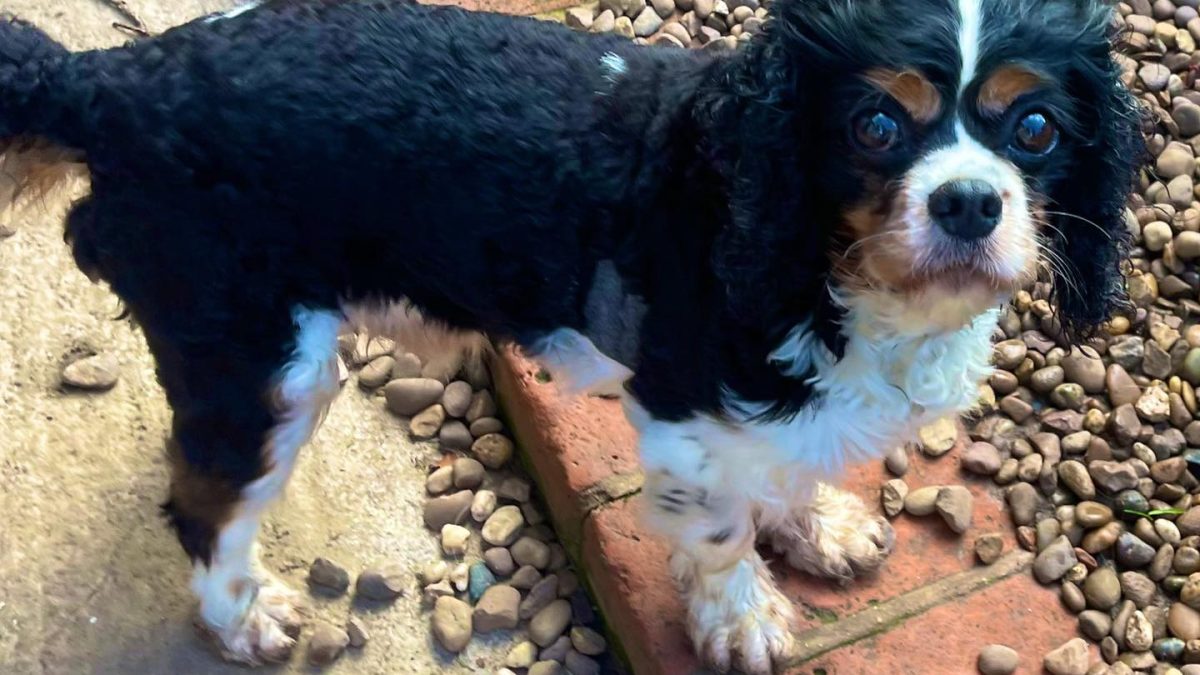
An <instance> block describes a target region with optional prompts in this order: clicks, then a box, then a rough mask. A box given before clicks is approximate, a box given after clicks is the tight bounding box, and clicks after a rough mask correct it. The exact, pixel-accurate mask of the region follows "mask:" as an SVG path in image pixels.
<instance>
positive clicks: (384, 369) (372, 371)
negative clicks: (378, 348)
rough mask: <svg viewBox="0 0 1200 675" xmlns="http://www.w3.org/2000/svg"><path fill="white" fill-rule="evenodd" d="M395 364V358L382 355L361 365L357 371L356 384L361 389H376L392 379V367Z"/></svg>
mask: <svg viewBox="0 0 1200 675" xmlns="http://www.w3.org/2000/svg"><path fill="white" fill-rule="evenodd" d="M395 366H396V359H394V358H392V357H391V356H388V355H384V356H380V357H379V358H377V359H374V360H373V361H371V362H370V363H368V364H367V365H365V366H363V368H362V370H360V371H358V386H360V387H362V388H363V389H378V388H379V387H382V386H383V385H385V384H387V382H388V380H390V379H392V369H393V368H395Z"/></svg>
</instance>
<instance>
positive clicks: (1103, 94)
mask: <svg viewBox="0 0 1200 675" xmlns="http://www.w3.org/2000/svg"><path fill="white" fill-rule="evenodd" d="M1097 4H1099V3H1097ZM1097 13H1098V14H1099V13H1100V12H1097ZM1104 16H1109V14H1107V12H1104ZM1114 37H1115V35H1114V34H1113V33H1112V30H1110V39H1111V38H1114ZM1090 51H1091V53H1084V54H1077V55H1076V58H1077V66H1076V68H1075V69H1074V70H1075V72H1073V73H1072V76H1073V77H1072V79H1071V81H1070V82H1068V87H1069V88H1070V90H1071V91H1070V93H1071V95H1072V96H1074V97H1075V98H1076V100H1077V101H1079V102H1080V104H1081V105H1080V107H1081V109H1082V110H1085V111H1086V112H1085V114H1087V115H1090V116H1091V119H1088V120H1086V124H1084V125H1082V128H1084V129H1087V130H1089V131H1090V137H1089V138H1088V139H1086V142H1084V143H1082V144H1079V145H1078V146H1077V147H1076V150H1075V153H1074V157H1073V158H1072V166H1071V169H1070V170H1071V171H1072V175H1071V176H1070V178H1069V179H1068V180H1067V181H1065V183H1066V185H1065V187H1063V188H1061V189H1059V190H1058V191H1057V192H1058V194H1055V195H1053V197H1054V200H1053V202H1052V203H1051V204H1050V205H1049V206H1048V211H1049V212H1048V214H1047V215H1048V216H1049V217H1050V222H1051V223H1052V224H1053V226H1054V227H1053V228H1052V229H1053V232H1051V233H1049V234H1051V236H1052V240H1051V241H1052V246H1053V249H1054V250H1055V251H1056V253H1057V254H1058V258H1059V261H1058V262H1059V264H1057V265H1055V271H1054V273H1053V274H1054V299H1055V301H1056V304H1057V306H1058V318H1059V321H1060V323H1061V324H1062V327H1063V329H1064V331H1065V332H1066V334H1067V335H1068V336H1071V337H1076V338H1079V337H1084V336H1087V335H1088V334H1089V333H1090V332H1091V331H1093V330H1094V329H1096V328H1097V327H1098V326H1100V324H1102V323H1104V322H1105V321H1107V320H1108V319H1109V318H1110V317H1111V316H1112V315H1113V313H1114V312H1119V311H1122V310H1124V309H1127V308H1128V305H1129V303H1128V297H1127V295H1126V292H1125V279H1124V275H1123V273H1122V268H1121V266H1122V264H1123V261H1124V260H1125V257H1126V255H1127V254H1128V252H1129V246H1130V242H1129V232H1128V230H1127V228H1126V226H1125V224H1124V207H1125V204H1126V200H1127V198H1128V195H1129V191H1130V189H1131V188H1132V187H1133V185H1134V179H1135V177H1136V174H1137V171H1138V168H1139V167H1140V165H1141V163H1142V161H1143V160H1144V158H1145V154H1146V145H1145V140H1144V138H1143V136H1142V130H1141V123H1142V119H1143V112H1142V109H1141V107H1140V105H1139V104H1138V102H1137V100H1136V99H1135V98H1134V97H1133V95H1132V94H1130V93H1129V91H1128V90H1127V89H1125V87H1124V86H1123V85H1122V84H1121V82H1120V67H1119V65H1118V64H1117V63H1116V61H1115V60H1114V59H1113V58H1112V57H1111V55H1110V52H1109V46H1108V44H1100V43H1099V41H1097V44H1096V45H1095V48H1094V49H1092V50H1090Z"/></svg>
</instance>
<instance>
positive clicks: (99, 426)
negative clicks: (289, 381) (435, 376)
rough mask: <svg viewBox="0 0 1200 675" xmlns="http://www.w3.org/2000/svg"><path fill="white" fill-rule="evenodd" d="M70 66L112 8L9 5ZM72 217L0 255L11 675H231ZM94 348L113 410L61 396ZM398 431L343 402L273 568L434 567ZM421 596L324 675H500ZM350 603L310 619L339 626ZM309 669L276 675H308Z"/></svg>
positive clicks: (45, 217) (171, 2)
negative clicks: (66, 379) (83, 269)
mask: <svg viewBox="0 0 1200 675" xmlns="http://www.w3.org/2000/svg"><path fill="white" fill-rule="evenodd" d="M232 4H233V3H232V2H229V1H227V0H128V5H129V6H130V7H131V8H133V9H134V10H135V11H136V12H137V13H138V14H139V15H140V16H141V17H142V18H143V19H144V20H145V22H146V24H147V26H148V27H149V29H150V30H151V31H161V30H163V29H164V28H167V27H169V26H171V25H174V24H177V23H180V22H182V21H184V20H186V19H188V18H190V17H193V16H196V15H199V14H203V13H207V12H211V11H217V10H222V9H226V8H228V7H229V6H231V5H232ZM0 11H3V12H11V13H14V14H16V15H18V16H20V17H23V18H26V19H29V20H31V21H34V22H35V23H37V24H38V25H39V26H41V27H42V28H44V29H45V30H47V31H48V32H49V33H50V34H52V35H53V36H54V37H56V38H57V39H60V40H62V41H63V42H64V43H66V44H67V45H69V46H70V47H72V48H75V49H82V48H89V47H99V46H110V45H115V44H119V43H121V42H123V41H124V40H125V37H126V36H125V35H124V34H122V33H121V32H120V31H118V30H115V29H113V28H111V27H110V26H111V23H112V22H113V21H114V20H118V19H120V18H121V17H120V16H119V15H118V14H116V13H115V12H113V11H112V10H111V9H108V8H107V7H106V6H104V5H102V4H101V3H100V2H99V0H0ZM68 203H69V200H68V199H66V198H64V199H61V200H54V201H52V202H49V203H46V204H45V205H44V207H45V210H44V211H41V210H27V211H24V212H22V213H21V214H20V218H19V219H18V220H17V221H16V228H17V233H16V234H15V235H14V236H12V237H10V238H7V239H3V240H0V673H6V674H7V673H22V674H24V673H72V674H75V673H225V672H229V673H234V672H246V671H244V670H243V669H241V668H237V667H233V666H226V665H223V664H221V663H220V662H219V661H218V660H217V659H216V657H215V656H214V654H213V653H212V652H211V651H210V650H209V649H208V648H207V647H206V646H205V645H204V644H203V643H202V642H201V641H200V640H199V639H198V638H197V636H196V632H195V631H194V629H193V628H192V625H191V616H192V612H193V600H192V597H191V595H190V593H189V592H188V589H187V580H188V574H189V570H190V566H189V564H188V561H187V560H186V558H185V556H184V555H183V553H182V551H181V550H180V548H179V547H178V545H177V544H176V542H175V539H174V536H173V535H172V534H171V533H170V532H169V531H168V529H167V528H166V527H165V525H164V524H163V522H162V520H161V519H160V517H159V515H158V509H157V506H158V504H159V503H160V502H161V501H162V500H163V498H164V495H165V490H166V470H165V462H164V459H163V439H164V438H165V436H166V430H167V425H168V422H169V412H168V410H167V407H166V404H165V401H164V398H163V394H162V391H161V390H160V389H159V387H158V385H157V383H156V381H155V378H154V371H153V366H152V364H151V361H150V357H149V354H148V353H147V350H146V346H145V343H144V341H143V339H142V336H141V334H140V333H139V332H138V331H137V330H136V328H134V327H132V326H131V325H130V324H129V322H127V321H118V320H114V319H115V317H116V315H117V314H118V312H119V308H118V304H117V301H116V298H115V297H114V296H113V295H112V294H111V293H109V292H108V291H107V289H105V288H103V287H100V286H94V285H92V284H90V283H89V282H88V281H87V279H85V278H84V276H83V275H82V274H80V273H79V271H78V270H76V269H75V267H74V265H73V264H72V262H71V260H70V256H69V253H68V251H67V248H66V246H65V245H64V244H63V242H62V216H63V214H64V213H65V210H66V208H67V205H68ZM81 350H101V351H105V352H110V353H113V354H115V355H117V357H118V358H119V361H120V364H121V380H120V382H119V384H118V385H117V386H116V388H115V389H113V390H112V391H109V392H107V393H103V394H81V393H74V392H68V391H64V390H63V389H62V388H61V386H60V383H59V373H60V370H61V366H62V364H63V363H64V362H66V361H68V360H69V359H70V358H71V356H72V355H73V354H77V353H79V351H81ZM425 452H428V449H424V450H423V449H421V448H417V447H414V446H413V445H412V444H411V443H410V442H409V441H408V440H407V436H406V434H405V433H404V431H403V429H402V427H401V424H400V422H399V421H398V420H397V419H395V418H393V417H391V416H390V415H388V414H387V413H386V412H385V411H384V410H383V409H382V407H381V405H380V404H379V402H378V400H372V399H371V398H369V397H368V396H367V395H365V394H363V393H362V392H361V391H359V390H358V389H357V387H354V386H353V384H350V385H348V387H347V389H346V390H345V391H344V392H343V394H342V396H341V397H339V399H338V401H337V402H336V403H335V404H334V407H333V410H332V411H331V413H330V415H329V418H328V420H327V421H326V423H325V424H324V426H323V427H322V428H321V429H320V431H319V432H318V434H317V437H316V439H315V441H314V442H313V443H312V444H311V445H310V446H309V447H308V448H306V450H305V452H304V453H303V454H302V456H301V461H300V464H299V467H298V469H297V472H296V476H295V478H294V479H293V481H292V484H291V487H290V490H289V493H288V496H287V498H286V499H285V501H284V502H283V503H282V504H281V505H280V506H279V507H278V508H276V509H275V511H274V512H273V514H272V516H271V518H269V520H268V523H267V524H266V527H265V531H264V536H263V538H262V541H263V548H264V560H265V563H266V565H267V566H268V567H269V568H271V569H274V570H276V571H278V572H281V573H282V576H283V577H284V578H285V579H288V580H289V581H291V582H292V583H293V584H294V585H295V586H296V587H302V586H303V579H304V576H305V571H306V569H307V565H308V562H309V561H311V559H312V558H313V557H315V556H319V555H320V556H326V557H329V558H332V559H334V560H336V561H339V562H340V563H341V564H343V565H345V566H346V567H347V568H348V569H350V570H351V572H352V573H354V572H357V571H358V570H360V569H361V568H362V567H363V566H365V565H368V564H370V563H372V562H375V561H379V560H384V559H400V560H404V561H407V562H408V563H409V564H410V567H411V568H413V569H417V568H418V567H419V566H420V565H422V564H423V563H425V562H427V561H429V560H432V559H434V558H435V557H436V556H437V545H436V542H435V540H434V538H433V536H431V535H430V534H429V533H427V532H426V531H425V530H424V529H423V528H422V526H421V504H422V501H423V487H422V486H423V483H424V471H423V470H421V469H420V468H417V463H416V462H414V461H413V458H414V457H417V456H418V455H420V454H423V453H425ZM415 589H416V587H415V581H414V586H413V591H410V593H409V594H408V597H406V598H402V599H401V600H399V601H398V602H397V603H395V604H394V605H391V606H386V607H378V608H355V610H354V611H355V612H356V613H357V614H358V615H359V616H361V617H362V618H363V621H364V622H365V624H366V626H367V627H368V630H369V631H370V633H371V636H372V637H371V642H370V643H369V644H368V645H367V647H366V649H365V650H363V651H362V652H360V653H350V654H348V655H347V656H346V657H344V658H343V659H342V660H341V661H340V662H339V663H338V664H336V665H335V666H334V667H333V668H331V669H329V672H334V673H431V672H476V671H479V672H491V671H493V670H494V669H495V668H496V665H497V663H498V662H499V660H501V659H502V658H503V654H504V653H505V652H506V651H507V649H508V647H509V645H510V642H509V639H510V638H509V636H501V635H497V636H496V637H495V638H493V639H492V640H490V641H489V644H488V645H480V644H478V640H477V641H476V643H474V644H473V645H472V647H471V648H470V649H469V650H468V651H467V652H466V653H465V654H463V655H460V656H459V658H457V659H451V658H449V656H448V655H446V654H445V653H444V652H440V651H439V650H437V649H436V648H435V647H434V646H433V645H432V639H431V637H430V635H429V627H428V617H427V614H426V613H425V612H424V611H423V609H422V607H421V606H420V602H419V599H418V598H417V593H415ZM349 611H350V602H349V601H348V600H347V599H346V598H342V599H340V600H337V601H316V602H315V606H314V611H313V613H314V614H315V615H316V616H317V617H320V618H323V619H326V620H330V621H336V622H339V623H340V622H342V621H344V619H345V617H346V615H347V613H348V612H349ZM312 671H313V669H311V668H309V667H308V666H307V665H305V664H304V662H303V659H302V658H301V655H299V654H297V655H295V656H294V658H293V659H292V664H291V665H290V666H286V667H281V668H274V669H268V670H267V671H265V672H289V673H290V672H312Z"/></svg>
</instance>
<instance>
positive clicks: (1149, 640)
mask: <svg viewBox="0 0 1200 675" xmlns="http://www.w3.org/2000/svg"><path fill="white" fill-rule="evenodd" d="M1153 642H1154V627H1153V626H1151V625H1150V620H1149V619H1147V618H1146V615H1145V614H1143V613H1142V612H1141V611H1135V612H1134V613H1133V616H1131V617H1129V622H1128V623H1127V624H1126V626H1125V646H1126V647H1128V648H1129V649H1131V650H1133V651H1135V652H1144V651H1149V649H1150V645H1151V644H1153Z"/></svg>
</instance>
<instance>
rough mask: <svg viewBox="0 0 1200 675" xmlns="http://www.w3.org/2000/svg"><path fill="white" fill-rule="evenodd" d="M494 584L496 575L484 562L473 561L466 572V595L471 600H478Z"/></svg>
mask: <svg viewBox="0 0 1200 675" xmlns="http://www.w3.org/2000/svg"><path fill="white" fill-rule="evenodd" d="M500 550H503V549H500ZM495 584H496V577H495V575H493V574H492V570H491V569H490V568H489V567H488V566H487V564H485V563H481V562H477V563H473V564H472V565H471V567H470V568H469V569H468V572H467V596H468V597H469V598H470V599H471V602H473V603H474V602H479V598H481V597H483V595H484V593H486V592H487V591H488V589H490V588H491V587H492V586H494V585H495Z"/></svg>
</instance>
